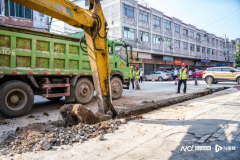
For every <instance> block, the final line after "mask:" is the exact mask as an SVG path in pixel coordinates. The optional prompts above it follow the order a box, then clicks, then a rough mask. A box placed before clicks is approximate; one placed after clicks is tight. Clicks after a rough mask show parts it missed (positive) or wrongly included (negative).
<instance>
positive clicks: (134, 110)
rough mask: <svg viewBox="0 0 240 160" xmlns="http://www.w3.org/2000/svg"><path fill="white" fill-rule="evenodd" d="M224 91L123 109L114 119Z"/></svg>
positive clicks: (215, 90) (186, 96)
mask: <svg viewBox="0 0 240 160" xmlns="http://www.w3.org/2000/svg"><path fill="white" fill-rule="evenodd" d="M225 89H228V87H218V88H206V89H205V90H204V91H199V92H196V93H190V94H187V95H183V96H180V97H175V98H170V99H166V100H161V101H156V102H153V103H151V104H144V105H141V106H135V107H131V108H128V109H125V110H124V111H118V116H117V117H116V118H121V117H128V116H131V115H139V114H143V113H147V112H150V111H153V110H156V109H159V108H163V107H166V106H170V105H173V104H177V103H181V102H184V101H188V100H192V99H195V98H199V97H203V96H206V95H209V94H212V93H214V92H218V91H222V90H225Z"/></svg>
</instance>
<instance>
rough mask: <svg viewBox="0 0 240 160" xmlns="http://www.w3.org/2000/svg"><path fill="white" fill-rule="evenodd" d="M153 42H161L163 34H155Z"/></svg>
mask: <svg viewBox="0 0 240 160" xmlns="http://www.w3.org/2000/svg"><path fill="white" fill-rule="evenodd" d="M153 43H154V44H161V36H158V35H153Z"/></svg>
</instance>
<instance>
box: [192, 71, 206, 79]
mask: <svg viewBox="0 0 240 160" xmlns="http://www.w3.org/2000/svg"><path fill="white" fill-rule="evenodd" d="M203 72H204V70H197V71H195V72H193V78H195V77H198V78H202V75H203Z"/></svg>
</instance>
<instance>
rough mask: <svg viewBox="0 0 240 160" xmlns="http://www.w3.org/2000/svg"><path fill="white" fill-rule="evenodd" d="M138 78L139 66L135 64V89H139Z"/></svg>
mask: <svg viewBox="0 0 240 160" xmlns="http://www.w3.org/2000/svg"><path fill="white" fill-rule="evenodd" d="M139 80H140V71H139V67H138V66H136V72H135V84H136V89H137V90H140V85H139Z"/></svg>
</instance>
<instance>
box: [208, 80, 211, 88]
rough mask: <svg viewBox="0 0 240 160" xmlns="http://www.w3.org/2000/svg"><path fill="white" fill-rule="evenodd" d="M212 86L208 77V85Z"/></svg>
mask: <svg viewBox="0 0 240 160" xmlns="http://www.w3.org/2000/svg"><path fill="white" fill-rule="evenodd" d="M211 86H212V81H211V80H210V78H209V79H208V87H211Z"/></svg>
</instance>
